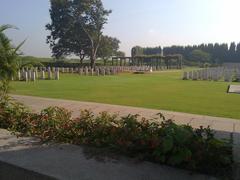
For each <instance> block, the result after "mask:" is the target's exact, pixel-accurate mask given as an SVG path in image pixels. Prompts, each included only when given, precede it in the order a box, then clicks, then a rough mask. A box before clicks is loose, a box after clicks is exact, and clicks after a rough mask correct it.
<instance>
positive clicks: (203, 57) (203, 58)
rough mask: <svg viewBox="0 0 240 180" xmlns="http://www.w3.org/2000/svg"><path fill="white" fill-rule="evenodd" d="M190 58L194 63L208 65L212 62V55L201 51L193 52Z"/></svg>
mask: <svg viewBox="0 0 240 180" xmlns="http://www.w3.org/2000/svg"><path fill="white" fill-rule="evenodd" d="M190 58H191V60H192V61H196V62H199V63H206V62H209V61H210V54H208V53H206V52H204V51H202V50H200V49H195V50H193V51H192V52H191V54H190Z"/></svg>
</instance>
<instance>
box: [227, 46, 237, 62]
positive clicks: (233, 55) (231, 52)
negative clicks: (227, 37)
mask: <svg viewBox="0 0 240 180" xmlns="http://www.w3.org/2000/svg"><path fill="white" fill-rule="evenodd" d="M229 58H230V59H229V61H230V62H235V60H236V44H235V42H232V43H231V44H230V48H229Z"/></svg>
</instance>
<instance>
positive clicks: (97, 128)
mask: <svg viewBox="0 0 240 180" xmlns="http://www.w3.org/2000/svg"><path fill="white" fill-rule="evenodd" d="M0 128H5V129H9V130H11V131H13V132H21V134H22V135H25V136H26V135H27V136H36V137H39V138H40V139H41V140H42V141H43V142H47V141H54V142H62V143H71V144H75V145H87V146H92V147H99V148H106V149H109V150H110V151H112V152H117V153H120V154H124V155H127V156H130V157H135V158H138V159H141V160H147V161H151V162H155V163H160V164H166V165H170V166H175V167H180V168H184V169H189V170H193V171H198V172H201V173H207V174H211V175H216V176H221V177H223V176H229V174H231V171H232V164H233V161H232V146H231V144H230V142H225V141H222V140H218V139H216V138H215V137H214V134H213V132H212V131H211V129H210V128H202V127H200V128H199V129H193V128H192V127H191V126H189V125H177V124H175V123H174V121H173V120H171V119H165V118H164V116H163V115H162V114H159V119H157V120H156V119H146V118H139V117H138V115H128V116H125V117H118V116H117V115H110V114H108V113H107V112H102V113H100V114H99V115H97V116H95V115H94V114H93V113H92V112H90V111H87V110H83V111H81V113H80V115H79V117H78V118H73V117H72V116H71V112H69V111H68V110H66V109H63V108H59V107H50V108H47V109H44V110H43V111H42V112H41V113H39V114H36V113H32V112H30V111H28V110H27V109H26V108H25V107H24V106H23V105H21V104H19V103H16V102H14V101H11V100H6V101H3V102H1V104H0Z"/></svg>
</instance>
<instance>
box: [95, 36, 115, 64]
mask: <svg viewBox="0 0 240 180" xmlns="http://www.w3.org/2000/svg"><path fill="white" fill-rule="evenodd" d="M119 44H120V41H119V40H118V39H117V38H113V37H109V36H102V39H101V42H100V46H99V50H98V53H97V56H98V57H100V58H102V59H103V60H104V64H106V60H107V59H108V58H109V57H111V56H114V55H115V56H116V54H117V51H118V49H119Z"/></svg>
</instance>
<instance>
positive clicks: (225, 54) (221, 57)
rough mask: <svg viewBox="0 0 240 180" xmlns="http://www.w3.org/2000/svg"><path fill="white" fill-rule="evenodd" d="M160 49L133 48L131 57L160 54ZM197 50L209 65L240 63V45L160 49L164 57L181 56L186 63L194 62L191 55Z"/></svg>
mask: <svg viewBox="0 0 240 180" xmlns="http://www.w3.org/2000/svg"><path fill="white" fill-rule="evenodd" d="M160 49H161V47H153V48H148V47H147V48H143V47H140V46H135V47H133V48H132V55H149V53H150V54H152V55H154V54H157V53H158V52H161V51H160ZM195 50H197V51H195ZM199 50H201V51H202V52H204V53H208V54H209V55H210V59H209V63H212V64H221V63H224V62H240V43H238V44H235V43H234V42H232V43H231V44H230V46H228V44H227V43H222V44H219V43H215V44H212V43H209V44H200V45H191V46H190V45H188V46H176V45H174V46H170V47H164V48H163V49H162V51H163V54H164V55H171V54H182V56H183V58H184V59H185V60H187V61H195V60H194V59H193V58H192V53H193V51H194V52H195V53H196V52H197V53H199V52H200V51H199ZM199 54H202V53H199ZM205 55H206V54H205ZM207 59H208V58H207Z"/></svg>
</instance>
